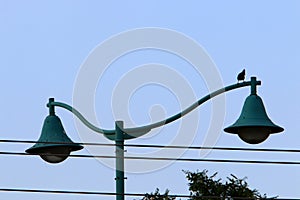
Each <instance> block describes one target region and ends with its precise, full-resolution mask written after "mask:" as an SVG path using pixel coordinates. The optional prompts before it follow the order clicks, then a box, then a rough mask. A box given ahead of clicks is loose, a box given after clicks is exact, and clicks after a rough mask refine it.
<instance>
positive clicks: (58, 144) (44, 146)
mask: <svg viewBox="0 0 300 200" xmlns="http://www.w3.org/2000/svg"><path fill="white" fill-rule="evenodd" d="M53 100H54V99H53ZM50 101H52V99H50ZM82 148H83V146H81V145H79V144H76V143H74V142H73V141H72V140H71V139H70V138H69V137H68V136H67V134H66V132H65V130H64V128H63V126H62V123H61V120H60V119H59V117H58V116H56V115H55V114H54V108H53V109H50V114H49V115H48V116H47V117H46V119H45V121H44V125H43V128H42V134H41V136H40V138H39V139H38V142H37V143H36V144H35V145H33V146H32V147H31V148H29V149H27V150H26V152H27V153H30V154H38V155H40V157H41V158H42V159H43V160H45V161H46V162H49V163H60V162H62V161H64V160H65V159H66V158H67V157H68V156H69V155H70V152H72V151H77V150H80V149H82Z"/></svg>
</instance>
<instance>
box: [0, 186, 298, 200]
mask: <svg viewBox="0 0 300 200" xmlns="http://www.w3.org/2000/svg"><path fill="white" fill-rule="evenodd" d="M0 192H21V193H47V194H68V195H104V196H116V195H124V196H140V197H144V196H147V195H148V196H149V195H151V194H141V193H124V194H119V193H114V192H86V191H67V190H41V189H14V188H0ZM160 196H164V195H160ZM168 197H170V198H172V197H173V198H191V197H192V196H191V195H182V194H174V195H168ZM199 198H202V199H226V198H224V197H218V196H201V197H199ZM230 198H232V199H240V200H252V199H253V200H259V199H260V198H249V197H230ZM262 199H266V198H262ZM267 199H269V200H270V199H276V200H299V199H300V198H267Z"/></svg>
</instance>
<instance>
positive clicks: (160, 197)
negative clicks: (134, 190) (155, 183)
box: [142, 188, 175, 200]
mask: <svg viewBox="0 0 300 200" xmlns="http://www.w3.org/2000/svg"><path fill="white" fill-rule="evenodd" d="M174 199H175V198H171V197H169V190H168V189H167V190H166V191H165V193H164V194H160V192H159V189H158V188H156V190H155V192H154V193H150V194H148V193H147V194H145V197H144V198H143V199H142V200H174Z"/></svg>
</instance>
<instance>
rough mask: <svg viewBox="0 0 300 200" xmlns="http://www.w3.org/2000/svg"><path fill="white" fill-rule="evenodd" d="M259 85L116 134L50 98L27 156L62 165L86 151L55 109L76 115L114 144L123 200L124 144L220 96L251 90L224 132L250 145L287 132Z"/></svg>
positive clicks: (249, 83)
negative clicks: (273, 116) (277, 122)
mask: <svg viewBox="0 0 300 200" xmlns="http://www.w3.org/2000/svg"><path fill="white" fill-rule="evenodd" d="M258 85H261V81H257V79H256V77H251V80H250V81H244V82H241V83H236V84H233V85H229V86H227V87H224V88H221V89H219V90H216V91H215V92H212V93H210V94H208V95H206V96H204V97H203V98H201V99H199V100H198V101H196V102H195V103H193V104H192V105H191V106H189V107H188V108H186V109H185V110H183V111H182V112H179V113H178V114H176V115H174V116H171V117H169V118H167V119H165V120H162V121H159V122H156V123H153V124H149V125H145V126H141V127H135V128H124V125H123V121H116V122H115V129H113V130H105V129H101V128H98V127H96V126H94V125H93V124H91V123H90V122H88V121H87V120H86V119H85V118H84V117H83V116H82V115H81V114H80V112H79V111H77V110H76V109H75V108H73V107H71V106H69V105H68V104H65V103H61V102H55V101H54V98H50V99H49V103H48V104H47V107H49V115H48V116H47V117H46V119H45V121H44V125H43V128H42V133H41V136H40V138H39V139H38V143H36V144H35V145H33V146H32V147H31V148H29V149H27V150H26V152H27V153H29V154H36V155H40V157H41V158H42V159H43V160H45V161H46V162H49V163H59V162H62V161H63V160H65V159H66V158H67V157H68V155H69V154H70V153H71V152H72V151H77V150H80V149H82V148H83V147H82V146H81V145H79V144H76V143H73V142H72V140H71V139H70V138H69V137H68V136H67V135H66V133H65V131H64V128H63V126H62V123H61V121H60V119H59V118H58V116H56V115H55V109H54V108H55V107H62V108H64V109H66V110H68V111H70V112H72V113H73V114H74V115H76V116H77V117H78V118H79V119H80V121H81V122H82V123H84V124H85V125H86V126H87V127H89V128H90V129H92V130H93V131H95V132H97V133H101V134H103V135H104V136H105V137H106V138H108V139H110V140H113V141H115V148H116V151H115V153H116V166H115V167H116V178H115V179H116V199H117V200H124V179H125V177H124V141H125V140H129V139H134V138H137V137H140V136H142V135H144V134H146V133H148V132H149V131H151V130H152V129H154V128H157V127H160V126H164V125H166V124H169V123H171V122H173V121H175V120H177V119H179V118H181V117H183V116H184V115H186V114H188V113H189V112H191V111H192V110H194V109H196V108H197V107H198V106H200V105H201V104H203V103H204V102H206V101H208V100H209V99H211V98H213V97H215V96H217V95H219V94H222V93H225V92H228V91H230V90H234V89H237V88H241V87H246V86H250V87H251V93H250V96H248V97H247V99H246V101H245V103H244V106H243V109H242V113H241V115H240V117H239V119H238V120H237V121H236V122H235V123H234V124H233V125H231V126H229V127H227V128H225V129H224V131H226V132H228V133H233V134H238V136H239V137H240V138H241V139H242V140H243V141H245V142H247V143H250V144H258V143H261V142H263V141H264V140H266V139H267V137H268V136H269V135H270V134H273V133H279V132H282V131H283V130H284V129H283V128H281V127H280V126H277V125H275V124H274V123H273V122H272V121H271V120H270V119H269V117H268V116H267V113H266V110H265V108H264V105H263V102H262V100H261V98H260V97H259V96H258V95H257V93H256V91H257V90H256V87H257V86H258Z"/></svg>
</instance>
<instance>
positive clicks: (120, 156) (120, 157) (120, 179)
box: [115, 121, 125, 200]
mask: <svg viewBox="0 0 300 200" xmlns="http://www.w3.org/2000/svg"><path fill="white" fill-rule="evenodd" d="M115 126H116V129H115V130H116V139H115V143H116V193H117V194H116V200H124V191H125V189H124V187H125V184H124V179H125V177H124V137H123V136H124V132H123V128H124V127H123V126H124V123H123V121H116V122H115Z"/></svg>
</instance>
